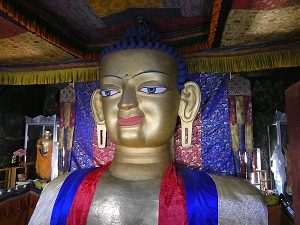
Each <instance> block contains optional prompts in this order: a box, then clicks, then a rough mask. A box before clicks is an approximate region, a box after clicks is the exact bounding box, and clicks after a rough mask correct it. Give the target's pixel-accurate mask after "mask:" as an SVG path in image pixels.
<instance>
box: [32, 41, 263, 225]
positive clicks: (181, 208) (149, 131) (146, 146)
mask: <svg viewBox="0 0 300 225" xmlns="http://www.w3.org/2000/svg"><path fill="white" fill-rule="evenodd" d="M153 46H154V45H153ZM100 68H101V69H100V77H101V78H100V88H99V89H98V90H96V91H95V92H94V93H93V95H92V98H91V106H92V111H93V115H94V119H95V122H96V124H97V126H98V131H99V133H100V134H101V135H100V136H102V139H101V144H103V145H104V143H103V142H105V133H106V130H107V133H108V136H109V137H110V139H111V140H112V142H113V143H114V144H115V147H116V152H115V156H114V158H113V161H112V162H111V164H108V165H105V166H103V167H102V168H99V170H96V169H85V170H86V171H88V170H89V172H81V171H83V170H78V171H75V172H73V173H67V174H63V175H61V176H59V177H58V178H56V179H55V180H53V181H51V182H50V183H49V184H48V185H47V186H46V188H45V189H44V190H43V193H42V195H41V197H40V200H39V202H38V204H37V206H36V209H35V211H34V214H33V216H32V217H31V220H30V222H29V224H30V225H39V224H43V225H44V224H93V225H94V224H95V225H96V224H109V225H112V224H120V225H121V224H122V225H124V224H128V225H137V224H148V225H152V224H161V225H170V224H172V225H175V224H226V225H229V224H230V225H234V224H253V225H254V224H255V225H258V224H263V225H265V224H267V210H266V206H265V205H264V203H263V200H262V197H261V194H260V192H259V190H258V189H256V188H255V187H254V186H252V185H251V184H250V183H248V182H247V181H245V180H242V179H239V178H236V177H219V176H216V175H208V174H202V173H201V172H199V171H194V172H195V174H196V175H195V176H194V172H190V171H191V170H189V169H187V168H181V170H180V169H179V167H177V166H176V165H174V163H172V160H171V154H170V150H171V148H172V137H173V134H174V130H175V126H176V123H177V119H178V117H179V118H180V120H181V126H182V131H183V134H182V137H183V138H182V139H183V145H184V146H188V145H190V143H191V135H192V132H191V128H192V123H193V120H194V119H195V117H196V115H197V112H198V110H199V105H200V100H201V99H200V98H201V91H200V88H199V86H198V85H197V84H196V83H194V82H186V83H184V80H183V79H182V77H181V76H182V74H180V73H181V72H180V69H178V58H177V57H176V56H175V55H174V54H173V53H170V52H168V50H167V51H164V50H162V49H160V48H155V47H151V46H150V47H148V48H146V47H145V46H140V47H139V46H136V47H135V48H126V47H123V48H122V49H120V48H118V47H116V48H115V49H112V50H111V51H107V52H106V54H104V55H103V56H102V57H101V61H100ZM178 71H179V72H178ZM90 171H92V172H90ZM95 171H96V172H95ZM97 171H98V172H97ZM74 173H77V174H79V176H81V177H80V178H78V180H76V179H77V178H75V176H74V177H72V174H74ZM84 173H85V174H84ZM200 173H201V174H200ZM99 174H100V175H99ZM98 175H99V176H98ZM199 176H204V178H201V179H200V180H199V181H198V180H197V179H194V178H198V177H199ZM70 177H72V178H70ZM77 177H78V176H77ZM82 177H84V178H82ZM69 178H70V179H69ZM86 178H88V179H86ZM74 180H76V181H75V182H74ZM79 181H81V184H80V185H79V184H77V183H79ZM208 183H209V184H208ZM210 185H212V186H210ZM75 186H79V187H78V189H76V188H75ZM190 187H191V188H190ZM203 187H204V188H203ZM200 189H201V190H202V192H201V193H198V190H200ZM91 192H93V194H91ZM191 192H194V193H193V194H191ZM211 192H215V195H216V196H214V194H212V193H211ZM184 193H186V194H184ZM187 193H189V194H187ZM71 195H72V196H75V197H74V198H73V199H72V198H71V197H70V196H71ZM185 198H186V200H185ZM201 199H202V200H203V201H202V200H201ZM190 203H191V204H190ZM194 203H195V204H194ZM204 205H205V206H204ZM212 205H214V206H212ZM83 214H85V216H84V215H83ZM70 215H71V216H70ZM186 217H187V219H185V218H186Z"/></svg>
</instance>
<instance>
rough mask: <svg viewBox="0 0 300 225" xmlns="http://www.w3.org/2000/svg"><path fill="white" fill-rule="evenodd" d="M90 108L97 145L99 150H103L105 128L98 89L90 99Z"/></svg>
mask: <svg viewBox="0 0 300 225" xmlns="http://www.w3.org/2000/svg"><path fill="white" fill-rule="evenodd" d="M91 108H92V112H93V117H94V120H95V123H96V125H97V140H98V141H97V144H98V147H99V148H105V146H106V126H105V121H104V116H103V107H102V97H101V95H100V89H97V90H95V91H94V92H93V94H92V97H91Z"/></svg>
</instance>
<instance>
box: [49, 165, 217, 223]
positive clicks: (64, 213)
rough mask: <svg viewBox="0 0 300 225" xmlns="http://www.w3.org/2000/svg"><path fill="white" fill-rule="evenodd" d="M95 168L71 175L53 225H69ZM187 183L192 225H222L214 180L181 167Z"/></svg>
mask: <svg viewBox="0 0 300 225" xmlns="http://www.w3.org/2000/svg"><path fill="white" fill-rule="evenodd" d="M93 169H94V168H90V169H81V170H77V171H75V172H73V173H71V174H70V175H69V176H68V177H67V178H66V180H65V181H64V183H63V184H62V187H61V189H60V191H59V193H58V196H57V198H56V201H55V204H54V206H53V211H52V215H51V221H50V225H65V224H66V221H67V218H68V214H69V211H70V209H71V206H72V202H73V199H74V198H75V195H76V192H77V190H78V188H79V186H80V184H81V182H82V180H83V179H84V177H85V176H87V175H88V174H89V173H90V172H91V171H92V170H93ZM178 170H179V173H180V175H181V177H182V180H183V182H184V189H185V197H186V208H187V217H188V218H187V220H188V224H189V225H217V224H218V195H217V189H216V186H215V183H214V181H213V180H212V178H211V177H210V176H209V175H207V174H206V173H204V172H201V171H198V170H191V169H189V168H179V169H178Z"/></svg>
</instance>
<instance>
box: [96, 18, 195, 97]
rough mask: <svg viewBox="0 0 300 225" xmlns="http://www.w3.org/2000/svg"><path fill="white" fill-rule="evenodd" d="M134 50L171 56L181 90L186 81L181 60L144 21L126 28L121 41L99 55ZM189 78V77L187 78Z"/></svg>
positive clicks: (185, 73)
mask: <svg viewBox="0 0 300 225" xmlns="http://www.w3.org/2000/svg"><path fill="white" fill-rule="evenodd" d="M135 48H148V49H156V50H159V51H162V52H165V53H167V54H169V55H171V56H172V57H173V58H174V59H175V60H176V63H177V65H178V78H177V84H178V90H179V91H180V92H181V91H182V89H183V87H184V86H183V84H184V83H185V81H186V80H187V79H186V78H187V76H188V74H187V72H186V67H185V63H184V61H183V59H182V58H181V56H179V55H178V54H177V52H176V51H175V50H174V49H173V48H172V47H171V46H168V45H167V44H165V43H163V42H161V41H160V37H159V35H158V33H157V31H156V29H155V28H154V27H153V25H152V24H149V23H147V22H146V21H142V22H140V23H139V24H138V25H137V26H134V27H130V28H128V29H127V30H126V31H125V33H124V36H123V38H122V40H121V41H120V42H118V43H117V44H114V45H110V46H108V47H106V48H105V49H103V50H102V51H101V53H100V57H101V58H102V57H104V56H105V55H107V54H109V53H112V52H115V51H119V50H123V49H135ZM189 77H190V78H191V76H189Z"/></svg>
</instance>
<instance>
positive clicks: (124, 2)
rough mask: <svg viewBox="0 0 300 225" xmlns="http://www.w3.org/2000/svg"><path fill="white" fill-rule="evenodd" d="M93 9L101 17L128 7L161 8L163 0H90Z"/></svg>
mask: <svg viewBox="0 0 300 225" xmlns="http://www.w3.org/2000/svg"><path fill="white" fill-rule="evenodd" d="M88 2H89V4H90V6H91V7H92V9H93V10H94V11H95V12H96V14H97V15H98V16H100V17H104V16H109V15H112V14H115V13H119V12H122V11H124V10H126V9H128V8H161V7H163V4H162V1H161V0H143V1H139V0H114V1H109V0H102V1H99V0H88Z"/></svg>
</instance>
